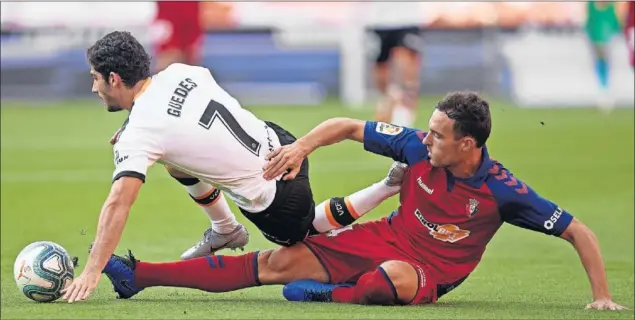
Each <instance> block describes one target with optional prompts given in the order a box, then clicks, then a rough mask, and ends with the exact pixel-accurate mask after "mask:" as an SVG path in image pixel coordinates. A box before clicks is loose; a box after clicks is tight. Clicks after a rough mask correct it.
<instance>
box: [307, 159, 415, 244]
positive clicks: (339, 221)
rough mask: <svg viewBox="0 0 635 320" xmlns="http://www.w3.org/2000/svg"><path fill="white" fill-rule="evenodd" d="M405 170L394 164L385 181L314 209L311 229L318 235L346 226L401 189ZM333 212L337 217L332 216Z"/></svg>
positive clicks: (321, 204) (326, 202) (329, 200)
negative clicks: (318, 233)
mask: <svg viewBox="0 0 635 320" xmlns="http://www.w3.org/2000/svg"><path fill="white" fill-rule="evenodd" d="M407 170H408V166H407V165H406V164H403V163H400V162H394V163H393V164H392V166H391V167H390V170H389V171H388V175H387V176H386V178H384V179H382V180H381V181H379V182H377V183H375V184H373V185H371V186H369V187H367V188H365V189H363V190H360V191H357V192H355V193H353V194H351V195H349V196H348V197H345V198H330V199H328V200H326V201H324V202H322V203H320V204H318V205H317V206H315V219H314V220H313V228H315V230H317V231H318V232H320V233H324V232H328V231H330V230H333V229H337V228H341V227H344V226H347V225H350V224H351V223H353V222H354V221H355V220H357V219H359V218H361V217H362V216H363V215H365V214H366V213H368V212H370V211H371V210H372V209H374V208H376V207H377V206H378V205H379V204H381V203H382V202H383V201H384V200H386V199H388V198H390V197H392V196H394V195H396V194H397V193H399V191H400V190H401V182H402V181H403V178H404V176H405V174H406V171H407ZM334 213H337V214H334Z"/></svg>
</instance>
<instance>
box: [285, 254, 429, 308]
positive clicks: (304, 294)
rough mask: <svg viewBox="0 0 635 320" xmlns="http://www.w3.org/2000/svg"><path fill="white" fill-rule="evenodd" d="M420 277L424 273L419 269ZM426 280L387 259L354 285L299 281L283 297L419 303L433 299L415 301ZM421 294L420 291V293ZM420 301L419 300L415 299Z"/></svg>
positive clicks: (406, 265)
mask: <svg viewBox="0 0 635 320" xmlns="http://www.w3.org/2000/svg"><path fill="white" fill-rule="evenodd" d="M421 274H422V275H423V270H421ZM422 281H426V279H425V278H420V277H419V272H417V270H416V269H415V266H413V265H412V264H410V263H407V262H404V261H398V260H390V261H386V262H384V263H382V264H381V265H380V266H379V267H378V268H377V269H375V270H373V271H371V272H367V273H365V274H363V275H362V276H361V277H360V278H359V280H357V283H356V284H354V285H349V284H345V285H342V284H339V285H337V284H336V285H333V284H327V283H321V282H318V281H314V280H299V281H294V282H291V283H289V284H287V285H286V286H285V287H284V288H283V295H284V296H285V298H286V299H287V300H290V301H304V302H338V303H352V304H370V305H395V304H420V303H429V302H432V300H427V301H425V300H422V301H415V299H416V298H417V294H418V290H420V288H419V287H421V290H423V289H424V287H425V286H426V283H422ZM422 293H423V292H422ZM417 300H419V299H417Z"/></svg>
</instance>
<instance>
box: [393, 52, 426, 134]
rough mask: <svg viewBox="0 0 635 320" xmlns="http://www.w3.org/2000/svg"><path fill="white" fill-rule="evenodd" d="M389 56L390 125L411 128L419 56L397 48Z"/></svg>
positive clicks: (415, 108)
mask: <svg viewBox="0 0 635 320" xmlns="http://www.w3.org/2000/svg"><path fill="white" fill-rule="evenodd" d="M390 55H391V58H390V60H391V64H392V65H393V66H392V70H393V72H392V75H391V78H392V81H391V84H390V88H389V95H390V96H391V97H392V99H391V100H392V101H393V103H394V105H393V106H392V114H391V123H393V124H396V125H398V126H404V127H412V126H413V125H414V121H415V118H416V111H417V102H418V96H419V83H420V81H419V75H420V68H421V58H420V54H419V53H418V52H416V51H414V50H412V49H409V48H405V47H397V48H394V49H393V50H392V52H391V54H390Z"/></svg>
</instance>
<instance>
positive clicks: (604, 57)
mask: <svg viewBox="0 0 635 320" xmlns="http://www.w3.org/2000/svg"><path fill="white" fill-rule="evenodd" d="M607 49H608V48H607V46H606V45H605V44H602V43H593V57H594V61H595V75H596V78H597V82H598V85H599V88H600V96H599V98H598V106H599V107H600V108H601V109H602V110H604V111H607V112H608V111H611V110H612V109H613V105H614V101H613V97H611V93H610V90H609V78H610V73H609V71H610V69H609V63H608V52H607Z"/></svg>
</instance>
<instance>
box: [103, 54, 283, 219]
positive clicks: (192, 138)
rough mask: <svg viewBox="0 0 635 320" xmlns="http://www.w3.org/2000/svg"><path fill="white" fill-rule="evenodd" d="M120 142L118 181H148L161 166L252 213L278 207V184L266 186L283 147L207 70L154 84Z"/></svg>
mask: <svg viewBox="0 0 635 320" xmlns="http://www.w3.org/2000/svg"><path fill="white" fill-rule="evenodd" d="M117 139H118V140H117V142H116V143H115V145H114V154H115V159H114V161H115V166H116V168H115V172H114V174H113V179H114V180H116V179H118V178H119V177H121V176H126V175H127V176H137V177H139V178H141V179H144V181H145V175H146V172H147V169H148V168H149V167H150V166H151V165H153V164H154V163H156V162H159V163H162V164H165V165H168V166H171V167H173V168H176V169H178V170H180V171H182V172H184V173H187V174H190V175H191V176H194V177H196V178H199V179H200V180H201V181H205V182H208V183H210V184H212V185H213V186H214V187H216V188H218V189H220V190H221V191H223V192H224V194H225V195H226V196H227V197H229V198H230V199H232V200H233V201H234V202H235V203H236V204H237V205H238V206H239V207H241V208H243V209H244V210H246V211H249V212H260V211H263V210H264V209H266V208H267V207H268V206H269V205H270V204H271V203H272V202H273V198H274V196H275V193H276V181H275V180H272V181H266V180H265V179H264V178H263V170H262V168H263V166H264V165H265V155H266V154H267V153H269V152H270V151H271V150H273V149H274V148H276V147H278V146H280V141H279V140H278V136H277V135H276V133H275V132H274V131H273V130H272V129H271V128H269V127H268V126H267V125H266V123H265V122H264V121H262V120H260V119H258V118H257V117H256V116H255V115H254V114H252V113H251V112H249V111H247V110H245V109H243V108H242V107H241V105H240V103H238V101H236V99H234V98H233V97H231V96H230V95H229V94H228V93H227V92H225V90H223V89H222V88H221V87H220V86H219V85H218V84H217V83H216V80H214V77H213V76H212V74H211V73H210V71H209V70H208V69H206V68H202V67H196V66H189V65H185V64H172V65H171V66H169V67H168V68H166V69H165V70H164V71H162V72H160V73H158V74H156V75H155V76H153V77H152V78H151V79H150V80H148V83H146V85H145V86H144V88H143V89H142V91H141V93H140V94H139V96H138V97H137V98H136V99H135V102H134V105H133V107H132V110H131V111H130V114H129V116H128V119H127V120H126V122H125V123H124V125H123V126H122V129H121V133H120V135H119V137H118V138H117Z"/></svg>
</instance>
